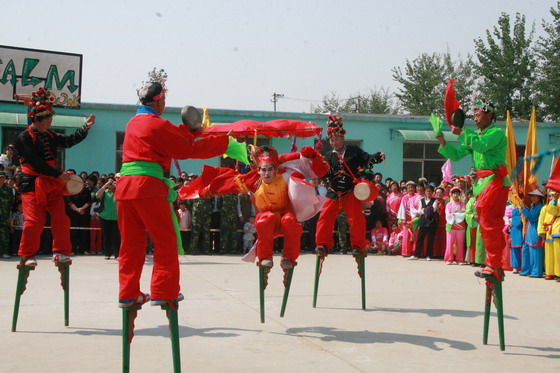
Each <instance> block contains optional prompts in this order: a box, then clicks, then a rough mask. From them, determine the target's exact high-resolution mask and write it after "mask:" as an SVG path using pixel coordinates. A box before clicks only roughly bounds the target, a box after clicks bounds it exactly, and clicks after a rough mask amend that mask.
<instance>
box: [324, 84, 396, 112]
mask: <svg viewBox="0 0 560 373" xmlns="http://www.w3.org/2000/svg"><path fill="white" fill-rule="evenodd" d="M313 111H314V112H316V113H369V114H394V113H395V112H396V109H395V108H394V104H393V96H392V95H391V93H389V90H388V89H386V88H380V89H372V90H370V91H369V92H367V93H365V94H363V93H357V94H355V95H352V97H350V98H347V99H344V98H340V97H339V96H338V95H337V94H336V93H335V92H331V93H330V94H329V95H327V96H325V97H323V102H322V103H321V104H320V105H318V106H316V107H315V108H314V109H313Z"/></svg>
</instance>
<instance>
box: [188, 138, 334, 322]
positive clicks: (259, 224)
mask: <svg viewBox="0 0 560 373" xmlns="http://www.w3.org/2000/svg"><path fill="white" fill-rule="evenodd" d="M252 159H253V161H254V165H255V166H256V170H253V171H251V172H249V173H247V174H244V175H242V174H239V173H237V172H236V171H235V170H232V169H229V168H222V167H217V168H214V167H209V166H205V168H204V171H203V173H202V175H201V176H200V177H199V178H198V179H197V180H198V182H197V181H195V182H193V184H190V185H189V186H187V187H184V188H182V189H181V190H180V191H179V195H180V196H181V198H187V197H188V196H189V195H191V194H192V193H193V190H195V189H196V190H198V194H199V195H201V196H202V194H203V193H205V194H206V195H205V196H206V197H209V196H212V195H216V194H228V193H247V192H251V193H253V194H254V203H255V207H256V211H257V215H256V217H255V229H256V231H257V241H256V243H255V246H254V249H253V250H251V251H250V252H249V254H247V257H250V258H251V260H250V261H252V260H254V258H255V257H256V258H257V259H258V261H257V266H258V267H259V271H258V273H259V307H260V321H261V323H264V321H265V306H264V305H265V302H264V294H265V289H266V287H267V285H268V275H269V273H270V270H271V269H272V266H273V255H274V239H275V238H277V237H280V236H282V237H284V248H283V250H282V260H281V261H280V267H281V268H282V270H283V272H284V277H283V283H284V295H283V298H282V308H281V311H280V316H281V317H284V314H285V312H286V306H287V302H288V296H289V293H290V286H291V282H292V277H293V274H294V267H295V266H296V265H297V259H298V257H299V254H300V244H301V232H302V227H301V224H300V223H299V221H304V220H307V219H310V218H311V217H313V216H314V215H316V214H317V213H318V212H319V210H320V208H321V206H322V202H321V201H320V200H319V199H318V198H317V195H316V191H315V186H314V185H312V184H310V183H309V182H307V181H306V179H310V178H317V177H321V176H323V175H324V174H325V173H326V172H327V170H328V164H327V163H326V162H325V160H324V159H323V157H322V156H321V155H320V154H319V153H318V152H317V151H316V150H314V149H313V148H311V147H309V146H306V147H304V148H303V149H302V150H301V153H295V152H294V153H289V154H285V155H281V156H279V155H278V152H277V151H276V149H274V148H273V147H271V146H263V147H260V148H258V149H257V150H256V151H254V152H253V154H252ZM196 183H198V184H196ZM202 183H205V184H202Z"/></svg>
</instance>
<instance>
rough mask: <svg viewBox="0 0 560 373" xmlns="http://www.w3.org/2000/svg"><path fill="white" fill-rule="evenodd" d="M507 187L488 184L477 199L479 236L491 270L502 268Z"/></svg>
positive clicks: (492, 183)
mask: <svg viewBox="0 0 560 373" xmlns="http://www.w3.org/2000/svg"><path fill="white" fill-rule="evenodd" d="M508 191H509V189H508V188H507V187H504V186H501V185H500V184H499V183H497V182H496V183H494V180H493V181H492V182H490V184H488V185H487V186H486V188H485V189H484V191H483V192H482V193H481V194H480V195H479V196H478V197H477V201H476V212H477V214H478V224H479V226H480V234H481V236H482V240H483V241H484V246H485V248H486V265H487V266H488V267H491V268H502V258H503V251H504V247H505V245H506V242H505V239H504V233H503V229H504V213H505V210H506V202H507V198H508Z"/></svg>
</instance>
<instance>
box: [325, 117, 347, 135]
mask: <svg viewBox="0 0 560 373" xmlns="http://www.w3.org/2000/svg"><path fill="white" fill-rule="evenodd" d="M345 134H346V130H345V129H344V127H343V122H342V118H341V117H339V116H338V115H329V119H327V136H329V137H330V136H333V135H343V136H344V135H345Z"/></svg>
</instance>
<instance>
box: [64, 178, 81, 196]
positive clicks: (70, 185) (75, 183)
mask: <svg viewBox="0 0 560 373" xmlns="http://www.w3.org/2000/svg"><path fill="white" fill-rule="evenodd" d="M69 176H70V180H68V181H67V182H66V194H68V195H74V194H78V193H80V192H81V191H82V189H84V181H83V180H82V178H81V177H79V176H78V175H69Z"/></svg>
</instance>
